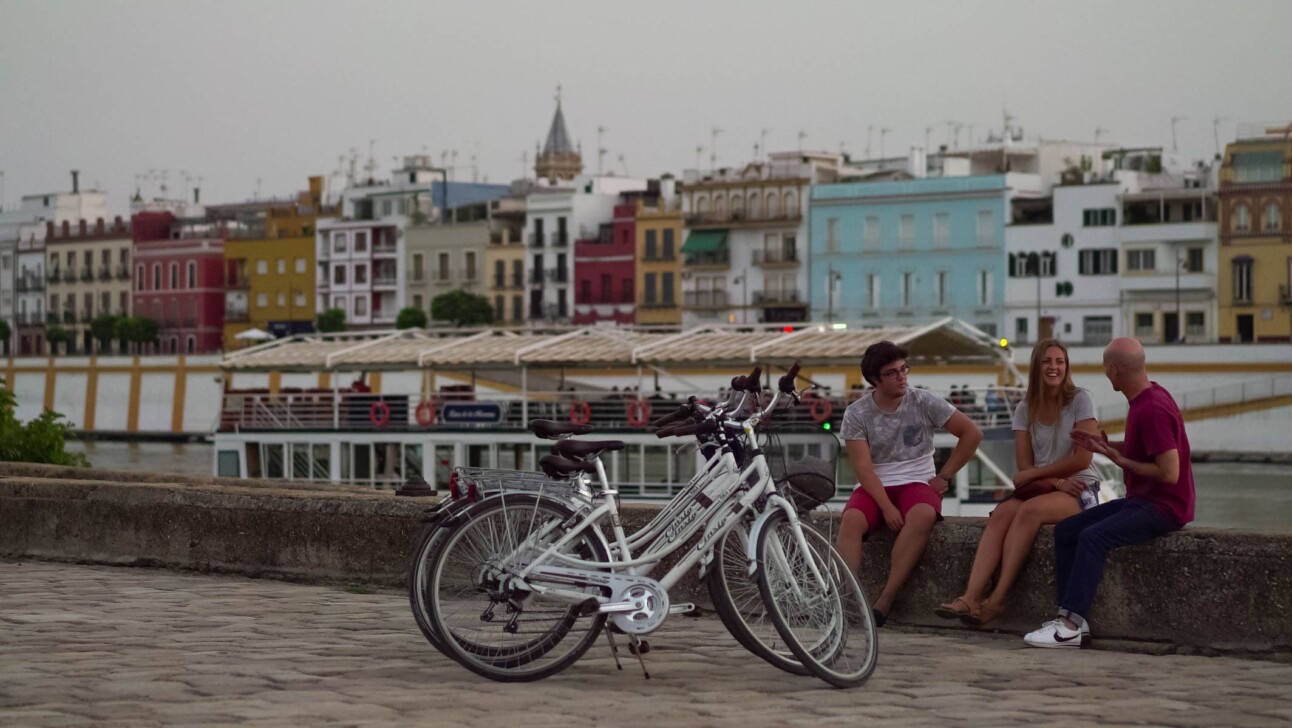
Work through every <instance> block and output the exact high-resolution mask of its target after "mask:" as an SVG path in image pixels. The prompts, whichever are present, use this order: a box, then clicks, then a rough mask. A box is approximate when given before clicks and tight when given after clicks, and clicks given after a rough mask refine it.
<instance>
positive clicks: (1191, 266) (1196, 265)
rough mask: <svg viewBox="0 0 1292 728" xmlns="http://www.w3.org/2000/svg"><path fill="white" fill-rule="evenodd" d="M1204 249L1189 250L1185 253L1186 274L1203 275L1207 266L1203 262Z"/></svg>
mask: <svg viewBox="0 0 1292 728" xmlns="http://www.w3.org/2000/svg"><path fill="white" fill-rule="evenodd" d="M1202 256H1203V251H1202V248H1189V249H1188V250H1187V251H1185V259H1184V270H1185V272H1186V273H1202V272H1203V269H1204V268H1205V267H1206V264H1205V263H1204V262H1203V257H1202Z"/></svg>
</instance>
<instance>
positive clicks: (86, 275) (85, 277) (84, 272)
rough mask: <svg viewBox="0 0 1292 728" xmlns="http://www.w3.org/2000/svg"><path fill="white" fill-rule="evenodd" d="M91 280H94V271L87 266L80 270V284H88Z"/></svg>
mask: <svg viewBox="0 0 1292 728" xmlns="http://www.w3.org/2000/svg"><path fill="white" fill-rule="evenodd" d="M92 280H94V269H93V268H90V267H88V266H87V267H85V268H82V269H81V282H82V283H89V282H90V281H92Z"/></svg>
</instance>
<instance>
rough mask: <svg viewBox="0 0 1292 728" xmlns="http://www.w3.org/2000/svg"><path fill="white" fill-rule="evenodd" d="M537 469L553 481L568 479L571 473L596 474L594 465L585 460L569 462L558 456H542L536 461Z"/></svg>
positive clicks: (595, 465) (569, 460) (567, 459)
mask: <svg viewBox="0 0 1292 728" xmlns="http://www.w3.org/2000/svg"><path fill="white" fill-rule="evenodd" d="M538 467H539V468H541V469H542V471H543V472H544V473H545V474H546V475H547V477H549V478H552V479H554V480H562V479H564V478H568V477H569V476H570V474H571V473H578V472H584V473H595V472H597V464H596V463H590V462H587V461H585V460H571V459H569V458H563V457H561V456H560V455H544V456H543V457H542V458H541V459H540V460H539V461H538Z"/></svg>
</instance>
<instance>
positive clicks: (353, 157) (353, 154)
mask: <svg viewBox="0 0 1292 728" xmlns="http://www.w3.org/2000/svg"><path fill="white" fill-rule="evenodd" d="M358 165H359V150H358V149H356V148H355V147H350V165H349V167H348V171H347V176H346V183H347V184H348V185H349V186H351V187H353V186H354V185H355V184H356V183H357V182H358V180H359V177H358V174H357V173H356V167H358Z"/></svg>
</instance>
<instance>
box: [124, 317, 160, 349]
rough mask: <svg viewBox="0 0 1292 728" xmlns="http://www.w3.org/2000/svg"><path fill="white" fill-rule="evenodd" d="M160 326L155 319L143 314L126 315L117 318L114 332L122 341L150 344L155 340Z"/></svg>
mask: <svg viewBox="0 0 1292 728" xmlns="http://www.w3.org/2000/svg"><path fill="white" fill-rule="evenodd" d="M160 330H161V326H160V325H158V323H157V322H156V321H153V320H152V319H150V318H145V317H143V316H126V317H125V318H121V319H118V320H117V325H116V327H115V329H114V333H116V336H117V338H118V339H120V340H121V342H122V343H130V344H139V345H143V344H151V343H153V342H155V341H157V332H158V331H160Z"/></svg>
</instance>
